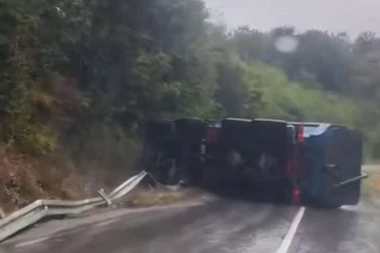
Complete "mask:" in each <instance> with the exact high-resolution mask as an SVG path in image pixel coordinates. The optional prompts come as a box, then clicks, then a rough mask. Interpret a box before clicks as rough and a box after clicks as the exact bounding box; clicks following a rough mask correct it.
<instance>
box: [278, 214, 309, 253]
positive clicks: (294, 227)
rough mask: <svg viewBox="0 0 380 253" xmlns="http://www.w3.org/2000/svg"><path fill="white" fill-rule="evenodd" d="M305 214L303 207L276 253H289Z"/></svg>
mask: <svg viewBox="0 0 380 253" xmlns="http://www.w3.org/2000/svg"><path fill="white" fill-rule="evenodd" d="M304 213H305V207H301V208H300V209H299V210H298V213H297V215H296V216H295V217H294V219H293V222H292V225H291V226H290V228H289V231H288V233H287V234H286V235H285V237H284V239H283V240H282V242H281V245H280V247H279V248H278V249H277V251H276V253H287V252H288V250H289V248H290V245H291V243H292V241H293V238H294V235H295V234H296V232H297V228H298V226H299V225H300V223H301V220H302V217H303V215H304Z"/></svg>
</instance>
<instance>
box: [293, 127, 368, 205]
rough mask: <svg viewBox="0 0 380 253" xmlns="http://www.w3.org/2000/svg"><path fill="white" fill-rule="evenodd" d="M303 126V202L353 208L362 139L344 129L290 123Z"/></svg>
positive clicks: (360, 176)
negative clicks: (351, 206) (350, 206)
mask: <svg viewBox="0 0 380 253" xmlns="http://www.w3.org/2000/svg"><path fill="white" fill-rule="evenodd" d="M290 124H293V125H295V126H300V125H302V126H303V138H304V142H303V145H302V147H301V149H300V155H299V159H301V160H302V162H301V168H302V175H303V176H302V177H303V180H302V181H303V182H302V192H303V197H304V199H305V200H306V201H307V202H310V203H314V204H318V205H321V206H331V207H338V206H342V205H356V204H357V203H358V202H359V199H360V187H361V179H363V178H365V177H366V176H365V175H364V174H362V171H361V165H362V136H361V134H360V132H358V131H356V130H353V129H349V128H347V127H345V126H340V125H334V124H325V123H290Z"/></svg>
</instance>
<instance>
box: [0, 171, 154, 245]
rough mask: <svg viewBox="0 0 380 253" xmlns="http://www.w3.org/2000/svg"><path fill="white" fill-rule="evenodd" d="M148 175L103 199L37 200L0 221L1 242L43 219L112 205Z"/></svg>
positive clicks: (127, 183) (137, 177) (117, 189)
mask: <svg viewBox="0 0 380 253" xmlns="http://www.w3.org/2000/svg"><path fill="white" fill-rule="evenodd" d="M146 175H148V173H147V172H145V171H143V172H141V173H139V174H138V175H135V176H133V177H131V178H129V179H128V180H127V181H125V182H123V183H122V184H121V185H119V186H118V187H116V188H115V189H114V190H113V191H112V192H111V193H110V194H108V195H107V194H106V193H104V191H103V190H100V191H99V194H100V195H101V197H97V198H90V199H84V200H79V201H64V200H37V201H35V202H33V203H32V204H30V205H28V206H26V207H24V208H22V209H20V210H18V211H16V212H13V213H12V214H10V215H8V216H6V217H5V218H3V219H1V220H0V242H2V241H4V240H6V239H7V238H9V237H10V236H12V235H14V234H15V233H17V232H19V231H21V230H23V229H25V228H27V227H29V226H31V225H33V224H35V223H37V222H38V221H40V220H41V219H43V218H46V217H54V216H61V215H75V214H79V213H82V212H84V211H87V210H90V209H92V208H94V207H97V206H102V205H107V206H108V205H110V204H111V203H112V202H114V201H117V200H118V199H120V198H121V197H123V196H125V195H126V194H128V193H129V192H130V191H132V190H133V189H134V188H135V187H136V186H137V185H138V184H139V183H140V182H141V180H142V179H143V178H144V177H145V176H146Z"/></svg>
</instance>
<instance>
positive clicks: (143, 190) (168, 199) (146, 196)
mask: <svg viewBox="0 0 380 253" xmlns="http://www.w3.org/2000/svg"><path fill="white" fill-rule="evenodd" d="M201 195H202V191H201V190H199V189H196V188H183V189H179V190H172V189H167V188H158V189H150V188H148V187H138V188H136V189H135V190H133V191H132V192H131V193H130V194H128V195H127V196H126V197H125V198H124V199H123V201H122V203H123V206H125V207H128V208H141V207H152V206H165V205H171V204H176V203H181V202H187V201H192V200H194V199H197V198H199V197H201Z"/></svg>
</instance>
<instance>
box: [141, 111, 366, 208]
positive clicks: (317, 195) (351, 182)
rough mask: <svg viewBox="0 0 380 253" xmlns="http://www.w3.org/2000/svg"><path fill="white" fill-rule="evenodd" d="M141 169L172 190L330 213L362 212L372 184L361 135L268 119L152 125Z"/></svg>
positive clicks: (148, 124)
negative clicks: (363, 195)
mask: <svg viewBox="0 0 380 253" xmlns="http://www.w3.org/2000/svg"><path fill="white" fill-rule="evenodd" d="M141 161H142V166H144V168H146V169H147V170H148V171H149V172H150V173H152V175H154V177H155V178H156V179H157V180H158V181H159V182H162V183H165V184H178V183H179V182H182V183H183V184H186V185H189V184H190V185H197V186H200V187H204V188H207V189H209V190H217V191H218V190H219V191H220V192H223V191H226V190H238V191H240V193H244V194H245V195H250V196H254V199H255V198H256V199H260V200H265V201H274V202H284V203H293V204H306V205H314V206H320V207H328V208H337V207H340V206H342V205H356V204H357V203H358V202H359V200H360V188H361V180H362V179H363V178H365V177H366V175H364V174H362V172H361V163H362V135H361V133H360V132H359V131H357V130H355V129H350V128H348V127H345V126H341V125H336V124H327V123H309V122H288V121H283V120H274V119H261V118H256V119H239V118H225V119H223V120H221V121H208V120H202V119H197V118H181V119H176V120H156V121H149V122H146V124H145V125H144V150H143V155H142V159H141Z"/></svg>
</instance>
